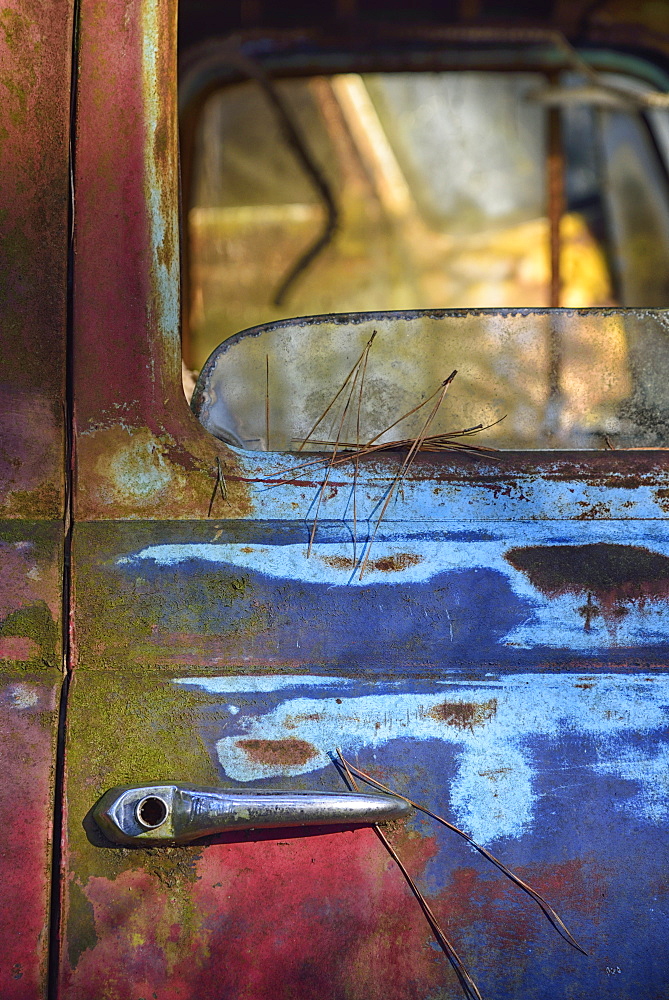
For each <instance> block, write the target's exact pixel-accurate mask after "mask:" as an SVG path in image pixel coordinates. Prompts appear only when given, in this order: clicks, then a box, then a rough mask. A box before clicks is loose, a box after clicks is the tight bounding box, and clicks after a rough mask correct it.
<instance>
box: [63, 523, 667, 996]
mask: <svg viewBox="0 0 669 1000" xmlns="http://www.w3.org/2000/svg"><path fill="white" fill-rule="evenodd" d="M415 527H416V525H415V524H413V525H412V523H411V522H407V523H404V524H400V523H395V524H394V525H393V526H392V532H390V529H388V532H387V535H388V536H389V537H384V538H381V539H379V540H378V546H379V547H378V550H377V557H376V558H377V565H375V566H373V567H372V568H371V569H370V575H369V578H368V579H367V580H366V581H365V582H363V584H362V585H350V583H349V577H350V569H349V570H348V572H347V573H343V570H344V569H345V568H346V567H344V566H343V564H342V561H345V558H346V553H347V552H348V548H349V547H350V544H351V541H350V535H349V534H346V533H345V532H344V530H343V526H342V525H341V524H339V525H337V524H333V523H332V522H330V523H328V524H326V525H324V526H323V531H322V535H321V536H319V539H318V541H317V543H316V546H315V551H314V552H313V554H312V557H311V558H312V559H313V560H314V562H313V564H312V567H313V568H310V567H309V566H308V564H307V563H306V560H304V559H302V560H300V559H299V558H298V557H297V555H298V553H297V550H299V551H301V552H302V553H304V550H305V548H306V537H307V535H308V532H307V531H306V529H305V526H304V523H300V522H297V523H294V524H290V523H289V522H287V521H285V520H284V521H271V520H269V521H265V522H248V521H231V522H227V523H226V522H223V521H218V520H212V521H209V522H207V521H205V522H190V523H188V522H163V523H153V524H149V523H144V524H139V523H137V522H134V523H133V522H117V523H111V522H109V523H97V524H86V525H78V526H77V529H76V531H75V547H74V556H75V558H74V564H75V567H76V570H75V589H76V594H77V602H76V604H77V612H76V618H75V629H76V640H77V642H76V644H77V650H78V653H77V655H78V660H77V668H76V674H75V682H74V686H73V689H72V700H71V707H70V716H69V735H68V750H67V760H68V767H67V799H68V832H67V840H66V843H67V852H66V864H67V869H68V872H69V875H68V880H67V898H66V900H65V905H64V913H65V927H64V937H63V962H64V964H63V979H62V993H63V996H64V997H68V998H70V997H72V998H84V997H88V996H90V995H92V994H95V993H97V992H102V991H103V989H104V990H106V991H107V995H108V996H109V997H110V998H116V997H118V998H119V1000H120V998H122V997H125V996H127V995H128V989H129V988H130V984H132V985H133V988H137V987H138V985H140V984H141V989H143V990H144V991H146V992H147V993H148V994H149V995H151V992H152V991H155V992H156V994H157V996H158V997H159V998H160V1000H164V998H172V997H179V998H181V997H184V998H186V997H188V998H190V997H196V996H197V997H204V998H207V997H211V998H214V997H216V998H217V997H220V996H226V997H230V998H237V997H240V998H241V997H250V996H253V997H254V998H256V997H257V998H260V997H265V996H266V997H268V998H270V997H281V996H286V997H290V996H298V995H299V996H301V997H332V998H335V997H336V998H339V997H350V998H356V997H369V996H371V997H376V996H378V997H379V998H380V997H391V998H394V997H397V998H398V1000H399V998H409V997H412V998H413V997H425V998H428V997H433V996H437V995H442V996H449V997H451V996H452V997H456V996H458V990H459V987H458V986H457V983H455V982H454V980H453V978H452V973H451V972H450V970H449V969H448V967H447V966H446V965H445V963H444V962H443V957H442V956H441V955H440V954H439V953H438V952H436V951H434V950H433V947H431V943H430V933H429V929H428V927H427V925H423V924H422V923H421V920H422V916H421V914H420V911H419V910H418V907H417V905H416V904H415V901H413V900H412V897H411V895H410V893H409V891H408V889H407V888H406V886H405V885H404V884H403V882H402V879H401V877H400V874H399V872H398V871H397V870H396V868H395V867H394V863H392V862H391V861H390V859H389V858H388V857H387V856H386V855H385V854H384V852H383V848H382V845H381V844H380V843H379V842H378V840H376V838H375V837H374V836H373V835H372V832H371V831H369V830H357V831H355V832H345V833H344V832H333V831H330V832H322V833H315V834H310V835H309V836H307V837H301V836H300V837H296V836H295V835H294V832H293V833H290V832H286V833H285V834H284V833H282V835H281V836H279V837H276V836H275V835H273V834H271V833H270V832H266V833H264V834H262V835H254V834H244V835H237V837H233V836H232V835H227V836H221V837H218V838H214V840H213V841H212V840H211V838H210V839H209V840H207V841H205V842H203V843H200V844H194V845H191V846H188V847H173V848H162V847H156V848H152V849H149V850H143V849H130V850H128V849H124V848H119V847H113V846H111V845H110V844H109V843H108V842H106V841H105V840H104V839H103V838H102V837H101V835H100V833H99V831H97V830H96V827H95V824H94V823H93V821H92V820H91V817H90V816H89V815H88V813H89V811H90V809H91V808H92V806H93V805H94V803H95V802H96V800H97V798H98V797H99V795H101V794H102V793H103V792H104V791H105V790H106V789H107V788H109V787H111V786H114V785H119V784H120V785H123V784H139V783H147V784H151V783H158V782H161V781H165V780H170V781H183V782H189V783H195V784H202V785H216V786H218V785H220V786H223V787H229V788H235V787H240V786H248V785H251V786H253V787H259V788H263V787H276V788H287V787H295V788H305V787H306V788H309V787H312V788H325V789H333V790H334V789H337V788H340V787H341V778H340V776H339V775H338V774H337V772H336V769H335V768H334V766H333V764H332V762H331V758H330V756H329V755H330V754H331V753H333V752H334V750H335V747H336V746H341V748H342V750H343V751H344V753H345V754H346V755H347V756H348V757H349V758H350V759H352V760H354V761H355V762H356V763H358V764H359V765H360V766H361V767H363V769H366V770H369V771H371V772H372V773H374V774H376V775H377V776H378V777H380V778H381V779H382V780H384V781H387V782H388V783H389V784H391V785H392V786H393V787H396V788H398V789H399V790H401V791H403V792H404V793H408V794H409V795H411V796H412V797H414V798H416V799H418V800H419V801H423V802H426V803H428V804H429V805H431V806H432V807H433V808H435V809H436V811H437V812H440V813H442V814H445V815H446V816H447V817H448V818H449V819H450V820H452V821H454V822H456V823H457V824H459V825H460V826H462V827H464V828H466V829H467V830H469V831H470V832H471V833H472V834H473V835H474V836H475V837H476V838H477V839H478V840H479V841H480V842H483V843H484V844H485V845H486V846H487V847H489V848H490V849H492V850H493V853H495V854H497V855H498V856H501V857H502V858H503V860H505V861H506V862H507V863H508V864H510V865H511V866H512V867H513V868H514V869H515V870H516V871H517V872H518V874H520V875H521V877H524V878H526V879H529V880H530V881H531V882H533V884H535V886H536V887H537V888H538V889H539V891H541V892H543V893H544V894H546V895H547V896H548V897H549V898H550V900H551V902H552V903H553V904H554V905H555V906H556V907H557V909H558V911H559V912H560V913H561V915H562V916H563V917H564V918H565V920H566V921H567V923H568V925H569V927H570V929H571V930H572V931H573V932H574V933H575V935H576V936H577V938H578V939H579V940H580V941H581V943H582V944H583V945H584V946H585V947H586V948H587V950H588V951H589V952H590V955H591V957H590V958H589V959H586V958H584V957H583V956H580V955H578V954H576V953H575V952H573V951H572V950H570V949H569V948H568V947H567V945H566V944H565V943H564V942H563V941H561V940H560V939H559V938H557V937H555V936H554V935H553V933H552V931H551V929H550V927H549V926H548V924H547V923H546V922H545V921H544V919H543V917H542V916H541V914H540V913H539V912H538V911H537V912H534V910H533V909H532V905H531V903H530V902H529V901H528V900H526V898H524V897H522V896H521V897H518V895H517V894H516V891H515V890H514V889H513V888H511V887H510V886H508V884H506V883H505V882H504V881H503V880H501V879H500V877H499V875H498V874H497V873H495V872H493V871H488V870H487V868H486V866H485V864H484V863H483V862H482V861H481V860H480V859H478V858H477V857H476V856H474V855H472V854H471V853H470V852H468V851H467V849H466V848H465V847H464V846H463V845H462V844H461V842H459V841H458V840H457V839H456V840H453V839H449V838H452V837H453V835H452V834H449V833H448V832H447V831H442V830H440V829H438V828H435V827H433V826H432V825H430V823H429V822H428V821H424V820H418V819H416V820H412V821H410V822H409V823H406V824H399V825H398V826H397V828H396V829H395V830H394V831H393V832H392V834H391V836H392V839H393V843H394V844H395V846H396V848H397V850H398V851H399V852H400V854H401V855H402V856H403V857H404V858H405V860H406V862H407V864H408V865H409V866H410V868H411V871H412V873H413V874H414V875H415V876H416V878H417V879H418V880H419V882H420V884H421V885H422V888H423V890H424V891H425V893H426V894H427V896H428V898H429V900H430V903H431V905H433V908H434V909H435V911H436V912H437V913H438V914H439V915H440V916H441V917H442V918H443V920H444V923H447V925H448V928H449V933H450V934H451V935H452V937H453V938H454V940H455V943H456V946H457V947H458V948H459V950H460V951H461V952H462V953H463V954H464V955H465V956H466V959H467V961H468V964H469V965H470V966H471V968H472V969H473V970H474V971H475V973H476V979H477V981H478V982H479V985H480V986H481V987H482V988H483V990H484V995H489V996H491V997H492V996H500V997H504V996H515V995H522V996H527V997H536V998H540V997H541V998H543V997H548V996H550V997H565V998H567V997H571V996H574V995H598V994H599V993H604V992H606V994H607V995H611V996H613V997H615V998H618V1000H628V998H631V997H633V996H636V995H639V994H643V995H647V996H653V995H657V996H660V995H662V991H663V990H666V986H667V974H666V963H665V962H664V961H663V959H662V957H661V956H662V954H663V934H664V931H663V926H664V925H663V920H664V904H663V902H662V900H663V894H664V892H665V881H666V873H665V870H664V869H665V866H664V863H663V852H662V850H658V845H659V844H661V843H662V842H663V838H664V831H663V827H664V824H665V820H666V808H667V806H666V803H667V795H666V789H665V782H664V779H663V777H662V775H663V774H664V770H665V767H666V761H665V755H666V744H665V739H666V727H667V720H668V719H669V715H668V713H667V709H668V708H669V672H668V671H667V654H668V650H667V643H666V639H665V636H666V625H665V623H664V616H665V614H666V597H665V595H664V593H663V591H662V572H661V567H662V566H663V565H664V562H663V560H664V559H666V558H667V554H666V553H667V548H666V546H665V544H664V543H663V541H662V524H661V523H660V522H657V521H656V522H653V521H646V522H641V521H632V522H626V524H625V534H624V535H622V534H621V535H620V537H619V536H618V535H617V534H615V532H614V535H615V540H612V539H613V538H614V535H612V534H611V524H610V523H606V522H601V521H600V522H597V523H595V522H554V523H552V524H546V523H545V522H543V523H540V524H535V525H528V524H527V523H524V524H517V523H514V522H506V523H503V524H495V525H490V524H489V525H487V526H486V530H485V532H483V531H481V530H479V529H478V528H476V527H472V525H471V523H470V524H464V523H463V524H462V525H459V526H456V525H453V524H452V523H450V524H445V523H443V522H442V523H441V525H440V526H439V530H436V529H435V525H434V524H433V525H432V528H431V531H430V533H429V536H428V537H427V539H426V535H425V532H424V531H422V532H420V531H416V530H413V529H415ZM376 544H377V542H375V545H376ZM584 545H586V546H595V547H597V546H601V547H602V548H600V549H597V548H595V552H596V553H597V552H598V553H599V555H600V557H601V558H600V564H599V568H600V574H601V578H600V579H599V581H597V580H596V579H594V578H593V579H592V580H591V579H590V578H588V579H586V578H585V577H584V575H583V569H582V566H583V561H584V559H583V546H584ZM412 546H413V547H412ZM430 546H433V548H434V549H435V550H436V551H432V552H430V551H429V550H430ZM340 550H341V551H340ZM342 553H344V554H343V555H342ZM402 553H403V555H402ZM590 555H591V556H592V552H591V553H590ZM409 556H412V557H416V558H411V559H410V558H409ZM590 563H591V565H593V566H597V563H596V560H595V561H594V562H593V560H592V558H591V559H590ZM463 566H468V568H466V569H464V568H463ZM658 567H659V571H658ZM644 572H645V573H646V576H645V577H644ZM558 573H561V574H562V576H561V578H560V579H558V577H557V576H556V574H558ZM570 573H571V576H570V575H569V574H570ZM620 573H623V574H627V575H626V576H625V579H624V580H623V581H622V582H621V580H620ZM635 574H636V575H635ZM586 575H587V574H586ZM629 581H634V582H633V585H630V583H629ZM626 586H627V589H626ZM482 606H483V607H485V609H486V611H485V614H482V612H481V608H482ZM618 970H620V971H618ZM439 991H442V992H441V993H440V992H439Z"/></svg>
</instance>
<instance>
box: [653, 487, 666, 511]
mask: <svg viewBox="0 0 669 1000" xmlns="http://www.w3.org/2000/svg"><path fill="white" fill-rule="evenodd" d="M655 499H656V500H657V502H658V504H659V505H660V507H661V508H662V510H664V511H667V512H669V489H667V488H666V486H663V487H661V488H660V489H657V490H655Z"/></svg>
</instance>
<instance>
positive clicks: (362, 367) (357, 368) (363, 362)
mask: <svg viewBox="0 0 669 1000" xmlns="http://www.w3.org/2000/svg"><path fill="white" fill-rule="evenodd" d="M375 336H376V330H374V331H373V333H372V336H371V337H370V338H369V340H368V341H367V344H366V345H365V348H364V350H363V352H362V354H361V355H360V357H359V358H358V360H357V361H356V363H355V365H354V367H353V368H352V369H351V371H350V372H349V374H348V376H347V378H346V381H345V382H344V385H342V387H341V389H340V390H339V392H338V393H337V394H336V396H335V397H334V399H333V400H332V402H331V403H330V405H329V406H328V407H327V409H326V410H325V413H323V415H322V416H321V418H320V419H319V421H318V423H320V422H321V420H322V419H323V417H325V416H326V414H327V413H328V411H329V410H330V409H331V408H332V406H333V405H334V403H335V400H336V399H337V398H338V397H339V396H340V395H341V393H342V391H343V390H344V388H345V386H346V385H347V383H348V382H349V381H350V380H351V377H352V376H353V381H352V382H351V388H350V390H349V394H348V398H347V399H346V402H345V404H344V407H343V409H342V412H341V417H340V420H339V427H338V428H337V437H336V440H335V442H334V444H333V448H332V455H331V456H330V457H329V459H328V461H327V471H326V473H325V478H324V479H323V482H322V483H321V485H320V488H319V491H318V500H317V502H316V513H315V515H314V523H313V525H312V527H311V533H310V535H309V545H308V547H307V559H308V558H309V556H310V555H311V550H312V548H313V544H314V538H315V537H316V528H317V526H318V514H319V512H320V508H321V503H322V500H323V496H324V494H325V490H326V487H327V485H328V482H329V479H330V473H331V472H332V468H333V466H334V464H335V459H336V457H337V449H338V447H339V438H340V437H341V432H342V429H343V427H344V422H345V420H346V415H347V413H348V409H349V406H350V405H351V400H352V399H353V395H354V393H355V387H356V385H357V382H358V378H359V377H360V375H361V373H362V378H364V373H365V371H366V368H367V358H368V356H369V350H370V348H371V346H372V342H373V341H374V337H375ZM318 423H317V424H315V425H314V428H312V431H313V430H315V428H316V427H317V426H318ZM310 433H311V432H310ZM306 440H307V439H305V441H304V442H303V443H302V447H303V446H304V444H306Z"/></svg>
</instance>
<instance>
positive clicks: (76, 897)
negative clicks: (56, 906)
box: [67, 882, 98, 968]
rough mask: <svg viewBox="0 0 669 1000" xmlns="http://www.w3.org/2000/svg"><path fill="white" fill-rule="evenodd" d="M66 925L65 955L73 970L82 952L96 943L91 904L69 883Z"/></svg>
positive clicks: (76, 887)
mask: <svg viewBox="0 0 669 1000" xmlns="http://www.w3.org/2000/svg"><path fill="white" fill-rule="evenodd" d="M67 925H68V928H69V935H68V948H67V955H68V958H69V960H70V965H71V966H72V968H74V967H75V966H76V964H77V962H78V961H79V959H80V958H81V955H82V954H83V952H85V951H87V950H88V949H89V948H94V947H95V945H96V944H97V942H98V938H97V934H96V933H95V914H94V912H93V904H92V903H91V901H90V900H89V899H88V898H87V897H86V895H85V893H84V892H83V891H82V890H81V887H80V886H79V885H78V884H77V883H76V882H70V885H69V888H68V914H67Z"/></svg>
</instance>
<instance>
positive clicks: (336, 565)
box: [323, 556, 355, 569]
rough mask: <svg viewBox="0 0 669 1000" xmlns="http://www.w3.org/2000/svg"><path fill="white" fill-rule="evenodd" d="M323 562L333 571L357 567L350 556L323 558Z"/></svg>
mask: <svg viewBox="0 0 669 1000" xmlns="http://www.w3.org/2000/svg"><path fill="white" fill-rule="evenodd" d="M323 562H324V563H327V565H328V566H332V568H333V569H353V567H354V566H355V563H354V562H353V559H351V558H350V556H323Z"/></svg>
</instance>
